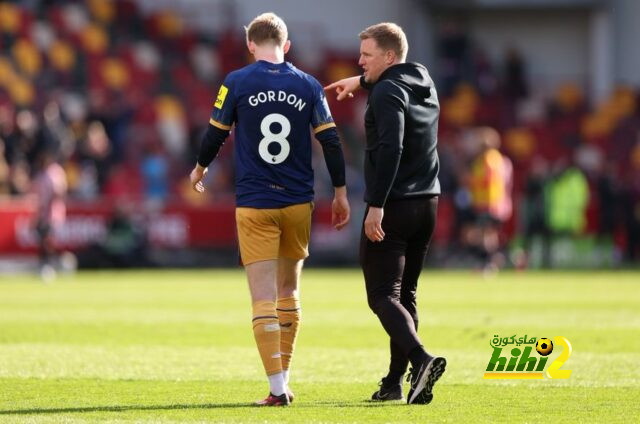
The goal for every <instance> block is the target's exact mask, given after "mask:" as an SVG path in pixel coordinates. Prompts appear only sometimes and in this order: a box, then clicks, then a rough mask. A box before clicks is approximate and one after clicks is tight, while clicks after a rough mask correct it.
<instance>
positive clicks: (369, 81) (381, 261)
mask: <svg viewBox="0 0 640 424" xmlns="http://www.w3.org/2000/svg"><path fill="white" fill-rule="evenodd" d="M360 40H361V44H360V60H359V64H360V66H362V68H363V70H364V75H362V76H360V77H351V78H346V79H343V80H340V81H337V82H335V83H333V84H331V85H329V86H327V87H325V89H326V90H330V89H335V90H336V92H337V93H338V100H342V99H344V98H346V97H347V96H352V94H351V93H352V92H353V91H355V90H357V89H358V88H360V87H363V88H365V89H367V90H368V91H369V98H368V103H367V108H366V112H365V119H364V123H365V130H366V139H367V140H366V154H365V165H364V172H365V181H366V193H365V201H366V203H367V212H366V217H365V220H364V224H363V228H362V234H361V241H360V263H361V266H362V270H363V273H364V279H365V283H366V289H367V298H368V302H369V306H370V307H371V309H372V310H373V311H374V312H375V314H376V315H377V316H378V318H379V319H380V322H381V323H382V326H383V327H384V329H385V330H386V332H387V333H388V334H389V337H390V339H391V361H390V365H389V373H388V374H387V376H386V377H384V378H383V379H382V382H381V384H380V386H381V387H380V389H379V390H378V391H376V392H375V393H374V394H373V396H372V399H374V400H391V399H402V397H403V396H402V377H403V375H404V373H405V372H406V369H407V365H408V362H411V365H412V369H411V371H410V372H411V388H410V390H409V394H408V397H407V403H422V404H425V403H429V402H431V400H432V398H433V394H432V388H433V384H434V383H435V381H436V380H437V379H438V378H439V377H440V376H441V375H442V373H443V372H444V368H445V366H446V360H445V359H444V358H441V357H435V356H432V355H430V354H429V353H427V351H426V350H425V349H424V347H423V345H422V343H421V341H420V339H419V337H418V335H417V328H418V312H417V308H416V289H417V284H418V277H419V276H420V272H421V270H422V265H423V262H424V258H425V255H426V253H427V249H428V246H429V242H430V240H431V236H432V234H433V230H434V227H435V220H436V210H437V205H438V195H439V194H440V183H439V182H438V169H439V165H438V153H437V150H436V144H437V132H438V116H439V109H440V107H439V103H438V97H437V94H436V89H435V86H434V84H433V81H432V79H431V77H430V76H429V73H428V72H427V69H426V68H425V67H424V66H423V65H421V64H418V63H405V58H406V55H407V50H408V44H407V39H406V36H405V34H404V32H403V31H402V29H401V28H400V27H399V26H398V25H396V24H393V23H380V24H377V25H372V26H370V27H368V28H367V29H365V30H364V31H362V32H361V33H360Z"/></svg>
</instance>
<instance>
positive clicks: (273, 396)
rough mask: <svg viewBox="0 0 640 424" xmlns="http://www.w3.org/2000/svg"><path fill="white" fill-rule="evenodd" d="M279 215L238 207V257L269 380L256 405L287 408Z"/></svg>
mask: <svg viewBox="0 0 640 424" xmlns="http://www.w3.org/2000/svg"><path fill="white" fill-rule="evenodd" d="M278 218H279V212H278V210H274V209H253V208H237V209H236V223H237V227H238V241H239V244H240V255H241V257H242V262H243V264H244V266H245V271H246V273H247V280H248V282H249V291H250V293H251V303H252V309H253V311H252V312H253V315H252V326H253V334H254V338H255V340H256V345H257V347H258V352H259V353H260V358H261V359H262V364H263V366H264V369H265V372H266V374H267V377H268V379H269V391H270V393H269V396H267V398H266V399H264V400H263V401H261V402H259V403H258V404H259V405H266V406H272V405H288V404H289V400H288V396H287V395H286V393H285V392H286V386H285V383H284V375H283V373H282V361H281V355H280V324H279V322H278V316H277V312H276V295H277V283H276V281H277V275H278V259H277V257H278V249H279V240H280V230H279V223H278Z"/></svg>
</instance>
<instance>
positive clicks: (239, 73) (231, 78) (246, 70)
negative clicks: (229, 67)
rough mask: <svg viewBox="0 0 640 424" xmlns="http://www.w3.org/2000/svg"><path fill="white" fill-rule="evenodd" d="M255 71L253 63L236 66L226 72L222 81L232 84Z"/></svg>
mask: <svg viewBox="0 0 640 424" xmlns="http://www.w3.org/2000/svg"><path fill="white" fill-rule="evenodd" d="M255 71H256V66H255V63H252V64H250V65H247V66H243V67H242V68H238V69H236V70H233V71H231V72H229V73H228V74H227V76H226V77H225V78H224V81H225V82H226V83H228V84H234V83H237V82H238V81H242V80H243V79H245V78H247V77H249V76H250V75H251V74H252V73H253V72H255Z"/></svg>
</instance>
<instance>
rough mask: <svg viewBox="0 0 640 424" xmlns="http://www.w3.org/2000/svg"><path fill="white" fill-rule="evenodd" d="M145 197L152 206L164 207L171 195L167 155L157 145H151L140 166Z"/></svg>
mask: <svg viewBox="0 0 640 424" xmlns="http://www.w3.org/2000/svg"><path fill="white" fill-rule="evenodd" d="M140 174H141V175H142V179H143V184H144V195H145V198H146V199H147V200H149V201H150V202H151V203H152V204H155V205H162V204H163V203H164V202H165V201H166V200H167V196H168V194H169V164H168V163H167V154H166V152H165V151H164V150H163V149H162V148H161V146H160V145H159V144H157V143H154V144H152V145H151V147H150V148H149V149H148V152H147V155H146V156H145V157H144V158H143V159H142V162H141V164H140Z"/></svg>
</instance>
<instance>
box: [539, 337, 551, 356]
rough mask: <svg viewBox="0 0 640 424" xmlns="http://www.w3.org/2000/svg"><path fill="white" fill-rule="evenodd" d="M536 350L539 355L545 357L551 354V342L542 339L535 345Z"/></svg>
mask: <svg viewBox="0 0 640 424" xmlns="http://www.w3.org/2000/svg"><path fill="white" fill-rule="evenodd" d="M536 350H537V351H538V353H539V354H540V355H542V356H547V355H549V354H550V353H551V352H553V342H552V341H551V340H549V339H547V338H545V337H543V338H541V339H540V340H538V342H537V343H536Z"/></svg>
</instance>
